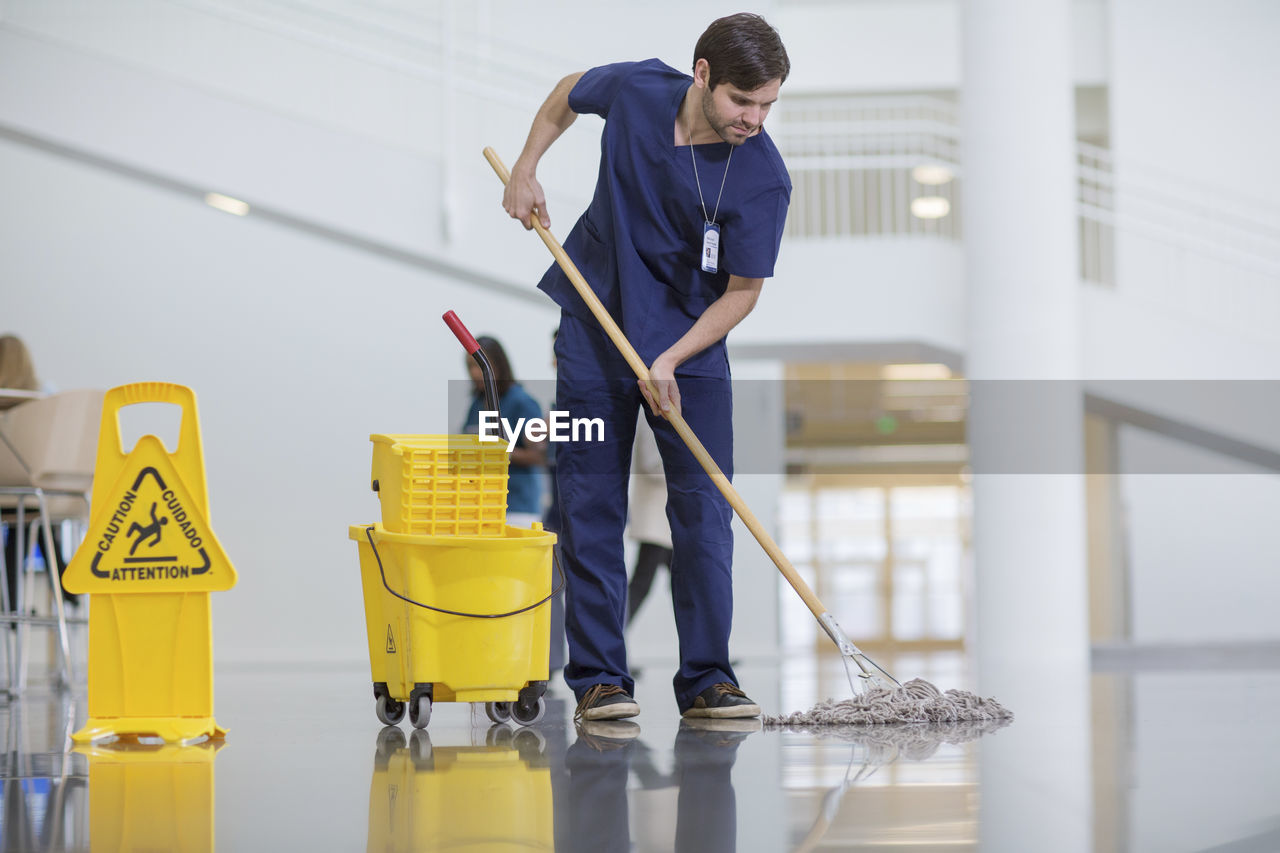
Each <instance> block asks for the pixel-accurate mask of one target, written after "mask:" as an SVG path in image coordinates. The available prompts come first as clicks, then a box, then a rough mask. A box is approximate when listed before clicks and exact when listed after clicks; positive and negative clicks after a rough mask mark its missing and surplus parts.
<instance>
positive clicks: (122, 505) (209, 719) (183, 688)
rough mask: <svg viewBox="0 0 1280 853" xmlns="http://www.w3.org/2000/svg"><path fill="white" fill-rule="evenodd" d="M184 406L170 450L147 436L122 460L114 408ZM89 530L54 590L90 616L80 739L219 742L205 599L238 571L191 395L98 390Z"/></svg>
mask: <svg viewBox="0 0 1280 853" xmlns="http://www.w3.org/2000/svg"><path fill="white" fill-rule="evenodd" d="M137 403H172V404H174V405H177V406H180V407H181V408H182V424H181V427H180V428H179V438H178V447H177V449H176V450H174V451H173V452H170V451H168V450H167V449H166V448H165V446H164V444H163V442H161V441H160V439H159V438H157V437H155V436H154V435H145V436H143V437H142V438H141V439H139V441H138V443H137V445H136V446H134V448H133V449H132V450H131V451H129V452H128V453H126V452H125V450H124V447H123V446H122V444H121V439H120V417H119V415H120V410H121V409H122V408H124V407H125V406H129V405H134V404H137ZM90 507H91V511H90V519H89V532H88V535H87V536H86V537H85V539H84V542H83V543H82V544H81V546H80V548H79V549H78V550H77V551H76V554H75V556H74V557H73V558H72V560H71V562H70V564H69V565H68V566H67V571H66V574H65V575H64V577H63V583H64V584H65V585H66V587H67V589H68V590H70V591H72V592H78V593H90V594H93V595H94V596H95V597H94V599H93V602H92V606H91V607H90V611H89V721H88V723H87V724H86V726H85V727H84V728H83V729H81V730H80V731H79V732H76V734H75V735H73V739H74V740H76V741H77V742H80V743H83V742H88V741H93V740H98V739H100V738H105V737H108V736H113V735H114V736H121V737H129V736H153V737H160V738H163V739H164V740H165V741H170V742H174V741H176V742H184V743H185V742H188V741H192V740H197V739H199V738H202V737H209V738H219V737H222V736H223V735H224V734H225V731H224V730H223V729H221V728H219V727H218V725H217V724H216V723H215V722H214V720H213V629H212V622H211V613H210V607H209V593H210V592H217V591H221V590H226V589H230V588H231V587H233V586H234V585H235V582H236V572H235V569H234V568H233V567H232V566H231V562H230V561H229V560H228V559H227V555H226V553H225V552H224V551H223V550H222V546H221V545H219V544H218V540H217V538H216V537H215V536H214V534H213V530H212V528H211V527H210V526H209V522H208V517H209V511H208V493H207V490H206V486H205V475H204V455H203V451H202V449H201V444H200V426H199V422H198V420H197V417H196V398H195V393H194V392H192V390H191V389H190V388H187V387H184V386H182V385H173V384H169V383H163V382H146V383H137V384H133V385H123V386H120V387H119V388H113V389H111V390H110V391H108V392H107V394H106V396H105V398H104V400H103V406H102V427H101V430H100V432H99V437H98V461H97V467H96V468H95V470H94V484H93V498H92V501H91V504H90Z"/></svg>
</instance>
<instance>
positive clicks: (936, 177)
mask: <svg viewBox="0 0 1280 853" xmlns="http://www.w3.org/2000/svg"><path fill="white" fill-rule="evenodd" d="M911 177H912V178H914V179H915V182H916V183H917V184H924V185H925V186H928V187H937V186H941V185H942V184H947V183H950V182H951V179H952V178H954V177H955V173H954V172H952V171H951V167H950V166H944V165H942V164H941V163H921V164H920V165H919V166H916V167H915V168H914V169H912V170H911Z"/></svg>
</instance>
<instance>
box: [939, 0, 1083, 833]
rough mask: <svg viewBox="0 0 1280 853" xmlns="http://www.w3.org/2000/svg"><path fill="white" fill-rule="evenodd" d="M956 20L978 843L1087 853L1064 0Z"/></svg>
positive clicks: (973, 3)
mask: <svg viewBox="0 0 1280 853" xmlns="http://www.w3.org/2000/svg"><path fill="white" fill-rule="evenodd" d="M964 8H965V15H964V24H963V37H964V81H963V101H962V109H963V115H964V187H963V191H964V232H965V233H964V242H965V253H966V272H967V279H968V323H967V329H968V355H967V374H968V376H969V378H970V379H971V380H972V381H973V386H974V387H975V389H976V390H975V392H974V397H973V401H972V405H971V412H970V420H969V441H970V449H971V453H972V457H973V472H974V476H973V494H974V515H973V518H974V521H973V524H974V529H973V541H974V579H975V598H974V608H975V613H974V623H973V644H974V649H975V652H976V655H975V657H976V662H977V675H978V690H979V692H980V693H982V694H983V695H993V696H995V697H996V698H998V699H1000V701H1001V702H1003V703H1005V704H1006V705H1007V706H1008V707H1009V708H1010V709H1011V710H1013V712H1014V713H1015V714H1016V715H1017V719H1016V721H1015V722H1014V724H1013V725H1012V726H1011V727H1010V728H1008V729H1006V730H1003V731H1001V732H1000V733H998V734H997V735H995V736H993V737H990V738H987V739H985V740H984V741H983V742H982V746H981V753H980V756H981V758H980V767H981V770H980V774H981V776H980V778H981V807H980V809H981V810H980V834H981V841H982V844H981V847H982V849H984V850H987V849H990V850H1015V849H1025V847H1026V845H1027V843H1028V842H1029V839H1035V841H1034V846H1036V848H1037V849H1042V850H1051V851H1087V850H1089V849H1090V847H1091V841H1092V837H1091V788H1090V778H1091V777H1090V764H1089V761H1090V749H1089V715H1088V714H1089V704H1088V703H1089V658H1088V655H1089V645H1088V619H1087V607H1088V598H1087V595H1086V583H1087V575H1086V549H1085V544H1086V543H1085V520H1084V481H1083V468H1082V466H1083V423H1082V420H1083V402H1082V398H1081V396H1080V393H1079V388H1078V386H1077V385H1075V384H1074V382H1073V380H1078V379H1079V377H1080V334H1081V331H1080V322H1079V283H1078V279H1079V276H1078V271H1077V270H1078V267H1077V265H1078V260H1077V238H1076V203H1075V199H1076V190H1075V153H1074V138H1075V132H1074V100H1073V87H1072V77H1071V56H1072V51H1071V8H1070V2H1069V0H967V2H966V3H965V6H964ZM1011 380H1013V381H1011ZM1029 762H1031V763H1034V764H1035V765H1036V766H1035V767H1034V768H1029V767H1028V763H1029ZM1029 771H1034V775H1032V776H1030V777H1028V772H1029ZM1029 778H1030V779H1034V780H1035V783H1036V784H1028V783H1029Z"/></svg>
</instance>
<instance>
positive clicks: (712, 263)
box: [702, 222, 720, 272]
mask: <svg viewBox="0 0 1280 853" xmlns="http://www.w3.org/2000/svg"><path fill="white" fill-rule="evenodd" d="M719 269H720V226H719V225H717V224H715V223H714V222H704V223H703V224H702V271H703V272H717V271H719Z"/></svg>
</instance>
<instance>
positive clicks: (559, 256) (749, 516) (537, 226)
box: [484, 147, 902, 694]
mask: <svg viewBox="0 0 1280 853" xmlns="http://www.w3.org/2000/svg"><path fill="white" fill-rule="evenodd" d="M484 156H485V159H486V160H488V161H489V165H490V166H492V167H493V170H494V171H495V172H497V174H498V177H499V178H501V179H502V183H503V184H506V183H508V182H509V181H510V180H511V173H510V172H509V171H508V170H507V167H506V166H505V165H504V164H503V162H502V160H501V159H500V158H499V157H498V155H497V153H496V152H495V151H494V150H493V149H492V148H488V147H486V148H485V149H484ZM529 220H530V222H531V223H532V224H533V230H535V231H537V232H538V236H539V237H541V238H542V242H543V243H545V244H546V246H547V248H548V249H550V250H551V254H552V255H553V256H554V257H555V259H556V263H558V264H559V265H560V268H561V269H562V270H564V272H565V275H567V276H568V277H569V281H570V282H572V283H573V286H574V288H575V289H576V290H577V291H578V294H579V295H580V296H581V297H582V299H583V301H584V302H586V303H587V307H588V308H590V309H591V313H592V314H593V315H595V318H596V320H598V321H599V323H600V325H601V327H602V328H603V329H604V330H605V332H606V333H607V334H608V335H609V338H610V339H611V340H612V341H613V343H614V346H616V347H617V348H618V351H619V352H620V353H622V357H623V358H625V359H626V361H627V364H628V365H630V366H631V369H632V371H634V372H635V375H636V376H637V377H638V378H639V379H640V381H641V382H644V383H646V384H647V385H648V386H649V388H650V390H651V391H653V392H655V396H656V388H655V386H654V385H653V384H652V381H651V380H650V378H649V368H648V367H646V366H645V363H644V362H643V361H641V360H640V356H639V355H637V354H636V351H635V349H634V348H633V347H632V346H631V343H630V342H629V341H628V340H627V338H626V336H625V335H623V334H622V330H621V329H619V328H618V324H617V323H615V322H614V320H613V317H611V316H610V315H609V312H608V311H606V310H605V307H604V306H603V305H602V304H601V303H600V300H599V298H597V297H596V294H595V291H593V290H592V289H591V286H590V285H589V284H587V280H586V279H585V278H583V277H582V273H580V272H579V271H578V267H577V265H575V264H574V262H573V260H572V259H571V258H570V257H569V255H568V254H567V253H566V252H565V250H564V249H563V248H562V247H561V246H560V243H559V242H558V241H557V240H556V238H555V237H553V236H552V235H551V232H550V231H548V230H547V229H546V228H544V227H543V225H542V223H541V222H540V221H539V220H538V217H537V216H530V218H529ZM663 416H664V417H665V418H666V419H667V420H668V421H669V422H670V423H671V425H672V426H673V427H675V430H676V432H677V433H679V434H680V438H681V439H683V440H684V443H685V444H686V445H688V447H689V450H690V451H691V452H692V453H693V455H694V458H696V459H697V460H698V464H700V465H701V466H702V468H703V470H705V471H706V472H707V474H708V476H710V477H711V481H712V482H713V483H715V485H716V488H718V489H719V490H720V493H721V494H723V495H724V496H725V499H726V500H728V501H729V505H730V506H732V507H733V511H734V512H736V513H737V514H738V518H740V519H742V523H743V524H745V525H746V526H747V529H748V530H750V531H751V535H752V536H754V537H755V538H756V541H757V542H759V543H760V546H761V547H762V548H764V550H765V553H766V554H768V555H769V558H770V559H771V560H773V564H774V565H775V566H777V567H778V571H780V572H782V576H783V577H784V578H786V579H787V583H789V584H791V588H792V589H794V590H795V591H796V593H797V594H798V595H799V596H800V598H801V599H802V600H803V601H804V603H805V605H806V606H807V607H808V608H809V610H810V612H812V613H813V616H814V618H815V619H817V620H818V624H819V625H821V626H822V630H823V631H825V632H826V634H827V636H828V637H830V638H831V641H832V642H834V643H835V644H836V647H837V648H838V649H839V650H840V655H841V660H842V661H843V663H844V669H845V675H846V676H847V677H848V679H849V687H850V688H851V689H852V690H853V692H854V693H855V694H862V693H865V692H866V691H867V690H868V689H869V688H871V687H872V686H884V687H887V686H888V685H886V684H884V682H883V680H882V679H881V678H880V676H881V675H882V676H884V678H886V679H888V680H889V681H891V682H893V685H894V686H895V687H901V686H902V684H901V683H900V682H899V681H898V679H896V678H894V677H893V676H892V675H890V674H889V673H888V672H886V671H885V670H884V668H883V667H881V666H880V665H879V664H877V663H876V662H875V661H873V660H872V659H871V658H869V657H867V656H866V654H864V653H863V652H862V650H861V649H859V648H858V647H857V646H855V645H854V644H853V642H852V641H850V640H849V638H848V637H847V636H845V633H844V631H842V630H841V629H840V626H839V624H837V623H836V618H835V617H834V616H832V615H831V613H830V612H829V611H828V610H827V608H826V607H824V606H823V604H822V602H821V601H819V600H818V597H817V596H816V595H814V593H813V590H811V589H810V588H809V585H808V584H807V583H805V582H804V579H803V578H802V577H800V575H799V573H798V572H796V570H795V567H794V566H792V565H791V561H790V560H788V559H787V557H786V555H785V554H783V553H782V550H781V549H780V548H779V547H778V544H777V543H776V542H774V541H773V537H772V536H770V535H769V532H768V531H767V530H765V529H764V527H763V526H762V525H761V524H760V522H759V520H757V519H756V517H755V514H754V513H753V512H752V511H751V509H750V508H749V507H748V506H747V504H746V502H745V501H743V499H742V497H741V496H740V495H739V494H738V491H737V489H735V488H734V487H733V484H732V483H730V482H729V478H728V477H726V476H725V475H724V472H723V471H721V470H720V466H719V465H717V464H716V462H715V460H714V459H712V458H711V454H710V453H708V452H707V450H706V448H705V447H703V446H702V442H701V441H699V440H698V437H697V436H696V435H694V433H693V430H692V429H690V427H689V425H688V424H687V423H686V422H685V420H684V418H683V417H682V416H681V415H680V413H679V412H676V411H671V412H664V413H663ZM850 661H852V662H853V663H854V664H856V665H857V667H858V670H859V673H858V679H859V682H860V685H859V683H858V682H855V681H854V678H853V671H852V670H851V669H850V668H849V662H850ZM868 664H869V665H870V667H871V668H868ZM877 672H878V673H879V675H877V674H876V673H877Z"/></svg>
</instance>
